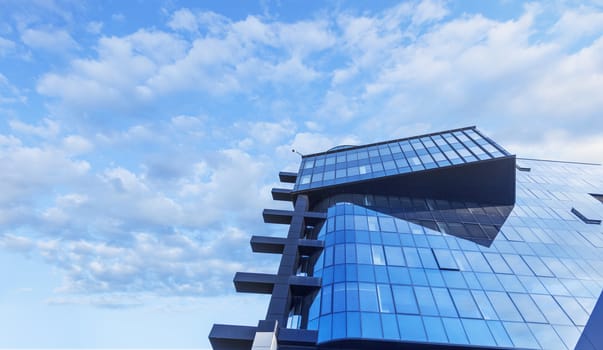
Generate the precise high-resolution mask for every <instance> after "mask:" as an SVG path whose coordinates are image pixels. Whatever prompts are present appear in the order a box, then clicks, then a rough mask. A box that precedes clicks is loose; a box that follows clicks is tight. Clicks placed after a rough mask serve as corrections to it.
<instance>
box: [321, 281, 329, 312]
mask: <svg viewBox="0 0 603 350" xmlns="http://www.w3.org/2000/svg"><path fill="white" fill-rule="evenodd" d="M321 291H322V297H321V298H320V300H321V301H322V305H321V308H320V314H321V315H326V314H330V313H331V286H330V285H328V286H323V287H322V288H321Z"/></svg>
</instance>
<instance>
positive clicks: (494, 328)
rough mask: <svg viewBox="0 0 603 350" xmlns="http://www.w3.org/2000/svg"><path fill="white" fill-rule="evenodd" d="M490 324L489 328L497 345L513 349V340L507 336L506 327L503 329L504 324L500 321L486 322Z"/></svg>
mask: <svg viewBox="0 0 603 350" xmlns="http://www.w3.org/2000/svg"><path fill="white" fill-rule="evenodd" d="M486 322H487V323H488V327H489V328H490V332H492V336H494V340H496V344H497V345H498V346H501V347H505V348H511V347H513V343H512V342H511V338H509V335H508V334H507V331H506V330H505V327H503V324H502V322H500V321H486Z"/></svg>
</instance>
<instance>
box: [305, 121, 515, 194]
mask: <svg viewBox="0 0 603 350" xmlns="http://www.w3.org/2000/svg"><path fill="white" fill-rule="evenodd" d="M508 155H509V153H508V152H507V151H505V150H504V149H503V148H502V147H500V146H498V145H497V144H496V143H494V142H493V141H492V140H490V139H488V138H486V137H484V136H482V135H481V134H480V133H479V132H478V131H477V130H475V129H473V128H468V129H462V130H458V131H452V132H444V133H440V134H434V135H428V136H422V137H415V138H410V139H404V140H398V141H390V142H386V143H381V144H374V145H369V146H362V147H357V148H353V149H348V150H342V151H338V152H332V153H323V154H317V155H311V156H306V157H304V159H303V161H302V164H301V167H300V171H299V176H298V178H297V183H296V184H295V190H304V189H309V188H316V187H322V186H328V185H333V184H339V183H344V182H351V181H358V180H363V179H369V178H375V177H381V176H388V175H396V174H403V173H407V172H412V171H419V170H425V169H432V168H438V167H444V166H450V165H456V164H462V163H467V162H474V161H478V160H486V159H492V158H499V157H504V156H508Z"/></svg>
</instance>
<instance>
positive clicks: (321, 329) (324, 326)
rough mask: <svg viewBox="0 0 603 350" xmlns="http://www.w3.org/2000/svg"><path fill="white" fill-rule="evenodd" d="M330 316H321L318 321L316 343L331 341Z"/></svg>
mask: <svg viewBox="0 0 603 350" xmlns="http://www.w3.org/2000/svg"><path fill="white" fill-rule="evenodd" d="M331 320H332V316H331V314H328V315H325V316H321V317H320V320H319V321H318V342H319V343H320V342H323V341H327V340H330V339H331Z"/></svg>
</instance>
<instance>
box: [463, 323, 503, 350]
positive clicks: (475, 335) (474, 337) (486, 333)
mask: <svg viewBox="0 0 603 350" xmlns="http://www.w3.org/2000/svg"><path fill="white" fill-rule="evenodd" d="M461 322H462V323H463V327H464V328H465V333H467V337H468V338H469V343H470V344H473V345H483V346H494V345H496V341H494V338H493V337H492V335H491V334H490V329H489V328H488V325H487V324H486V321H483V320H473V319H467V318H461Z"/></svg>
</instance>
